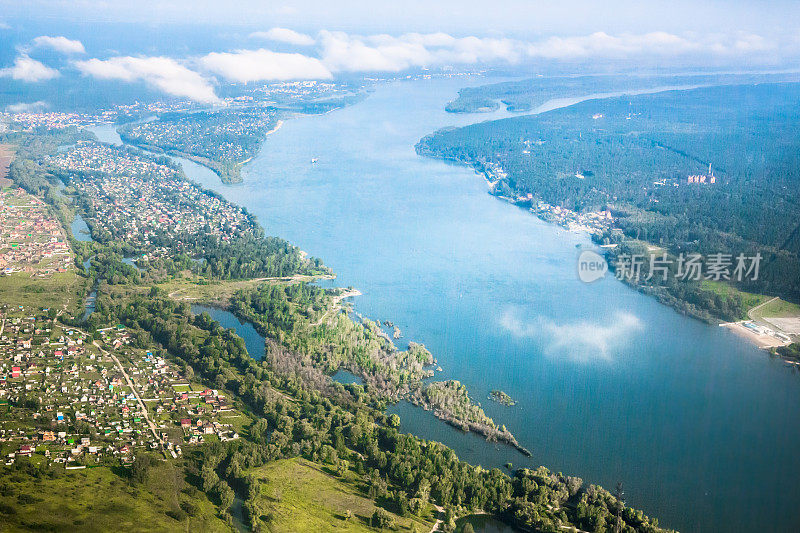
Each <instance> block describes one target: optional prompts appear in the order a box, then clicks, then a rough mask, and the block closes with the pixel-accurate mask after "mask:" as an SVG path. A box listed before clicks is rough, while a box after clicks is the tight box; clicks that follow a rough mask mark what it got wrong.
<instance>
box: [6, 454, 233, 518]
mask: <svg viewBox="0 0 800 533" xmlns="http://www.w3.org/2000/svg"><path fill="white" fill-rule="evenodd" d="M184 475H185V474H184V471H183V469H181V468H179V467H177V466H176V465H175V464H174V463H171V462H170V463H168V462H159V464H158V465H157V466H154V467H153V468H152V469H151V470H150V472H149V474H148V478H147V481H146V482H145V483H144V484H142V485H135V486H134V485H131V484H130V482H129V480H128V479H127V477H124V475H118V474H117V473H115V472H113V471H112V469H110V468H105V467H98V468H87V469H85V470H73V471H66V472H64V471H62V473H61V474H60V476H59V477H56V478H53V479H51V478H48V477H40V478H32V477H30V476H28V475H26V474H19V473H14V472H10V473H9V472H3V475H2V476H0V530H2V531H31V530H34V531H37V530H38V531H83V532H95V531H97V532H105V531H131V532H136V531H142V532H145V531H147V532H150V531H209V532H223V531H225V532H227V531H230V528H229V527H228V526H227V524H226V523H225V522H223V521H222V520H220V519H219V518H218V517H217V516H216V514H215V508H214V507H213V505H212V504H211V502H209V501H208V499H207V498H206V497H205V495H204V494H202V493H199V492H195V490H194V489H193V488H190V487H189V485H188V484H187V483H186V482H185V481H184ZM185 489H187V490H186V492H182V491H184V490H185ZM188 493H191V495H189V494H188ZM181 504H183V507H184V508H186V509H189V510H190V511H191V514H193V515H194V516H189V515H188V514H187V512H186V510H184V509H183V508H182V507H181ZM167 513H170V514H171V515H172V516H170V515H168V514H167Z"/></svg>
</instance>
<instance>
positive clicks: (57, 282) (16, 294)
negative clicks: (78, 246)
mask: <svg viewBox="0 0 800 533" xmlns="http://www.w3.org/2000/svg"><path fill="white" fill-rule="evenodd" d="M83 282H84V280H83V279H82V278H80V277H79V276H78V275H77V273H76V272H75V271H74V270H70V271H69V272H57V273H55V274H53V275H52V276H51V277H49V278H41V277H36V278H32V277H31V276H30V274H28V273H26V272H15V273H13V274H11V275H8V276H3V278H2V282H0V304H8V305H18V304H25V305H26V306H29V307H42V308H49V307H55V308H57V309H63V308H64V306H65V305H66V306H67V309H70V310H76V306H77V304H78V300H79V299H78V295H77V292H78V290H79V289H80V292H81V294H82V293H83V285H82V283H83Z"/></svg>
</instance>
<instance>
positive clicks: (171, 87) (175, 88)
mask: <svg viewBox="0 0 800 533" xmlns="http://www.w3.org/2000/svg"><path fill="white" fill-rule="evenodd" d="M74 64H75V66H76V67H77V68H78V70H80V71H81V72H82V73H83V74H85V75H88V76H93V77H95V78H97V79H101V80H121V81H127V82H134V81H142V82H145V83H146V84H148V85H150V86H152V87H155V88H157V89H159V90H161V91H163V92H165V93H167V94H171V95H173V96H180V97H185V98H189V99H191V100H194V101H196V102H204V103H216V102H219V98H217V95H216V94H215V93H214V88H213V87H212V85H211V83H210V82H209V80H207V79H206V78H204V77H203V76H201V75H200V74H198V73H197V72H195V71H193V70H190V69H188V68H186V67H185V66H183V65H181V64H180V63H178V62H177V61H175V60H174V59H170V58H168V57H131V56H119V57H112V58H109V59H106V60H101V59H89V60H87V61H76V62H75V63H74Z"/></svg>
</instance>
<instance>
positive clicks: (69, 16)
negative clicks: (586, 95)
mask: <svg viewBox="0 0 800 533" xmlns="http://www.w3.org/2000/svg"><path fill="white" fill-rule="evenodd" d="M0 6H2V9H1V10H0V13H2V15H0V16H3V17H5V18H6V19H39V20H43V19H51V20H73V21H74V20H80V21H89V20H91V21H97V22H102V21H106V22H113V21H117V22H121V21H137V22H150V23H185V22H189V23H192V22H194V23H218V24H230V25H245V26H251V25H270V26H276V25H278V26H290V27H294V28H297V29H301V30H304V31H316V30H320V29H335V30H345V31H350V32H353V31H356V32H389V33H398V32H408V31H420V32H433V31H447V32H469V33H479V34H492V33H502V34H504V35H509V34H513V35H514V36H518V37H531V36H536V35H551V34H561V33H592V32H595V31H605V32H615V33H619V32H635V33H646V32H651V31H670V32H684V31H710V32H718V31H723V32H726V31H750V32H761V33H764V32H767V31H775V32H784V33H785V32H790V31H794V32H795V33H796V32H797V30H798V29H799V28H800V23H798V22H797V20H798V14H800V8H798V3H797V2H796V1H793V0H773V1H767V0H728V1H718V0H717V1H690V0H670V1H666V0H649V1H647V0H644V1H635V0H603V1H595V0H559V1H535V0H492V1H486V0H483V1H475V0H434V1H430V0H402V1H388V2H387V1H375V0H345V1H333V2H332V1H320V0H296V1H292V2H274V1H264V0H244V1H241V0H240V1H238V2H228V1H226V2H221V1H209V0H169V1H164V0H138V1H136V2H129V1H114V0H102V1H100V0H24V1H19V0H0Z"/></svg>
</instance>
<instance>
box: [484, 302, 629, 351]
mask: <svg viewBox="0 0 800 533" xmlns="http://www.w3.org/2000/svg"><path fill="white" fill-rule="evenodd" d="M500 325H501V326H502V327H503V328H504V329H505V330H506V331H508V332H509V333H511V334H512V335H514V336H515V337H521V338H539V339H542V340H543V341H544V345H545V353H547V354H548V355H550V356H557V357H565V358H568V359H572V360H575V361H579V362H588V361H591V360H597V359H601V360H610V359H611V358H612V351H613V349H614V348H617V347H619V346H621V345H622V344H624V343H625V342H626V341H627V340H628V339H629V338H630V336H631V335H632V334H634V333H635V332H637V331H639V330H641V329H642V323H641V321H640V320H639V319H638V318H637V317H636V316H634V315H632V314H630V313H623V312H617V313H615V314H614V315H613V316H611V317H609V321H608V322H607V323H595V322H589V321H586V320H580V321H576V322H567V323H557V322H555V321H553V320H549V319H545V318H543V317H539V318H537V319H536V320H533V321H529V322H526V321H524V320H523V319H521V318H520V317H519V313H518V312H517V311H516V310H514V309H508V310H506V312H505V313H503V316H502V317H501V318H500Z"/></svg>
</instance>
